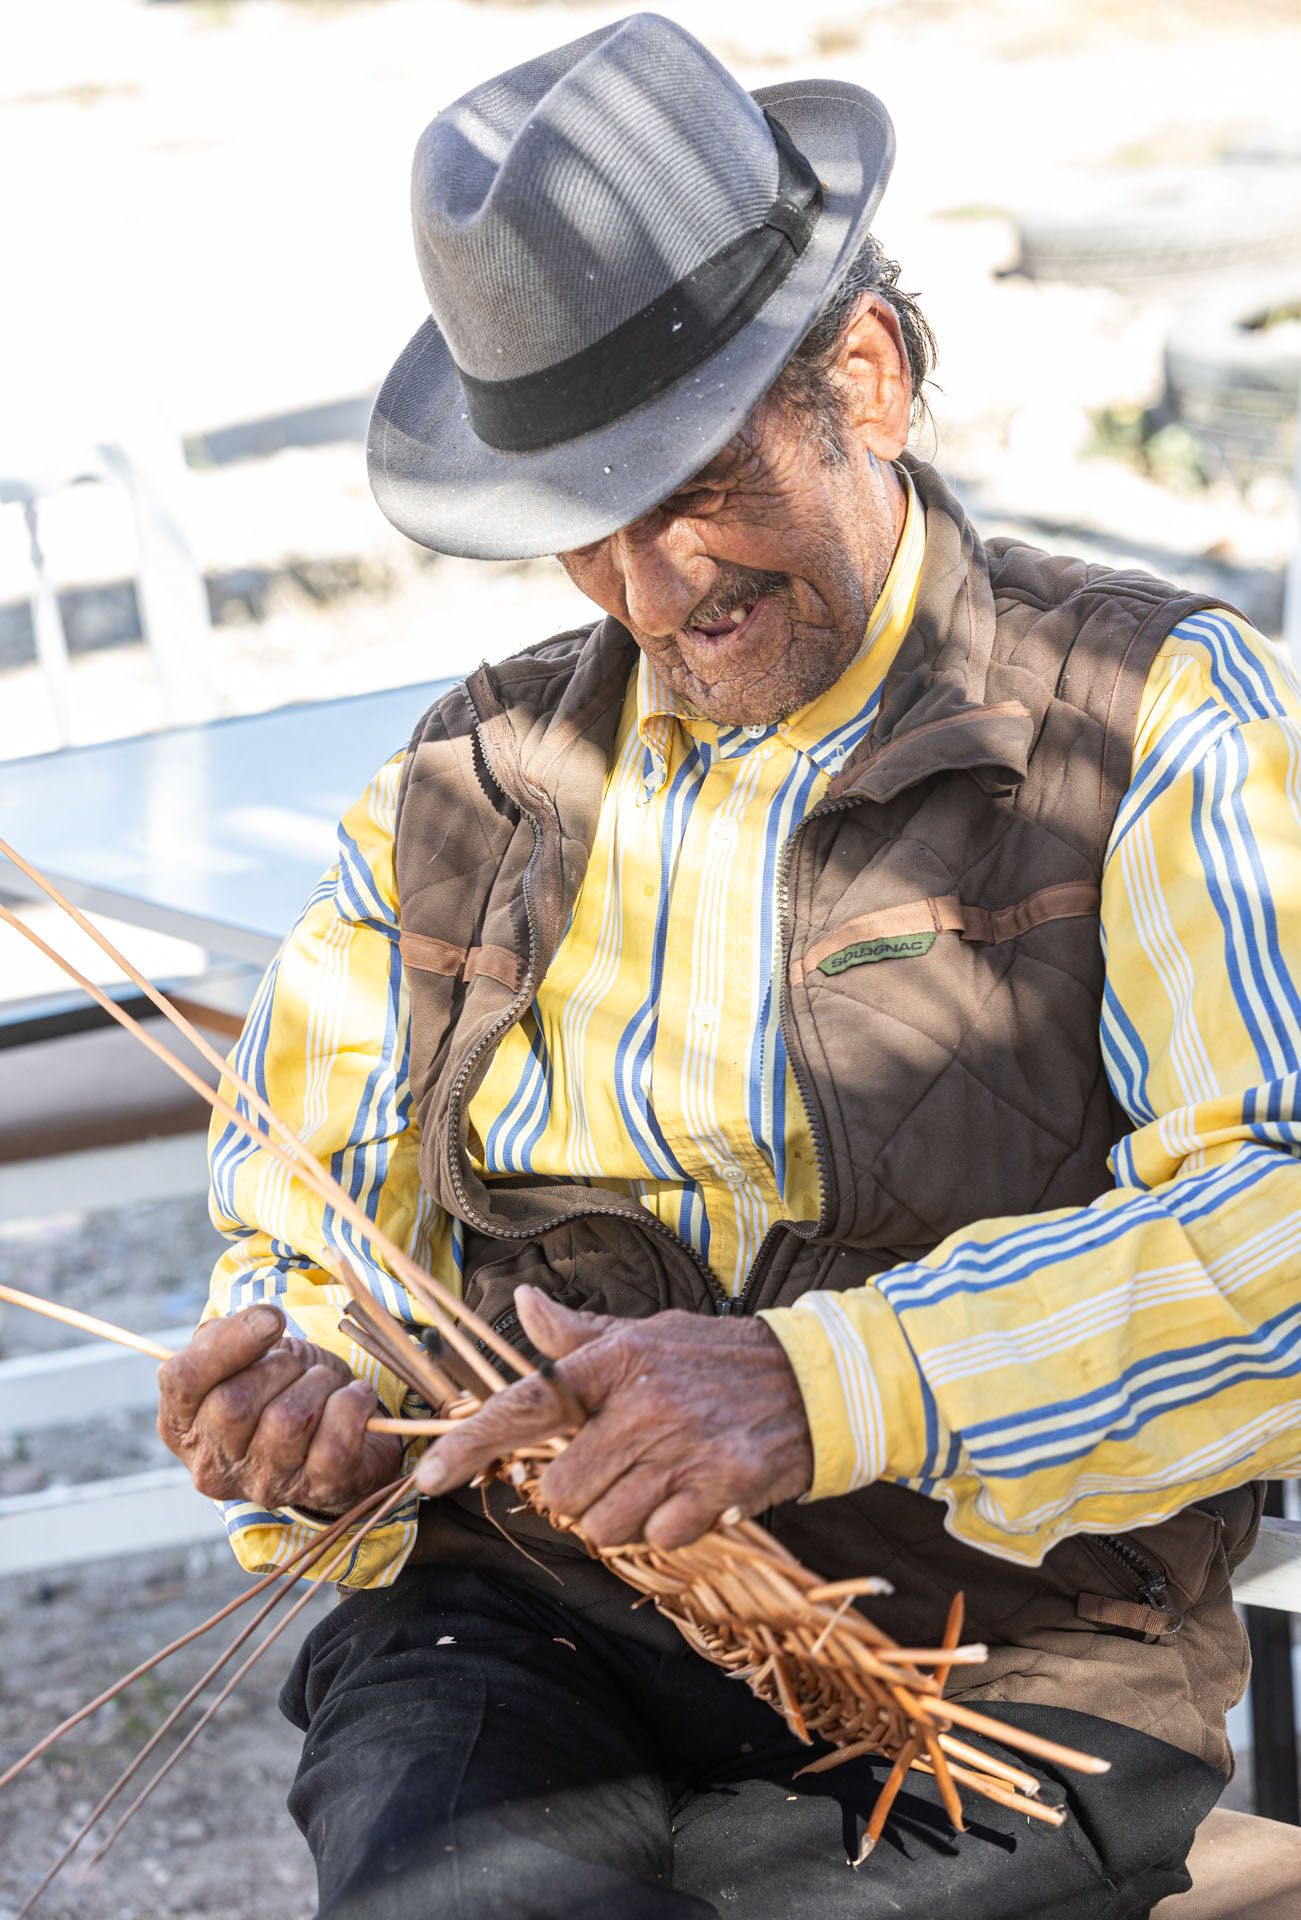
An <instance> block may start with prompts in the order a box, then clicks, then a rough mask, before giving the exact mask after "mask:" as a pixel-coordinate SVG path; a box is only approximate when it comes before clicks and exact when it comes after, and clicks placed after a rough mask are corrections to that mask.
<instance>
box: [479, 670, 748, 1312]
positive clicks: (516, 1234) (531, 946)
mask: <svg viewBox="0 0 1301 1920" xmlns="http://www.w3.org/2000/svg"><path fill="white" fill-rule="evenodd" d="M466 697H467V699H468V700H469V703H470V705H471V707H472V708H473V709H474V715H475V727H474V737H475V742H476V744H477V746H478V749H479V759H480V761H481V762H482V770H480V768H479V767H476V768H475V772H476V774H477V775H478V777H479V784H480V785H481V786H482V785H483V784H484V779H483V775H484V773H486V774H487V775H488V776H489V778H491V779H492V780H493V781H494V782H495V784H496V786H497V789H498V792H499V793H500V794H501V795H502V796H503V798H505V799H506V800H507V801H509V802H510V804H511V805H512V806H515V807H518V809H519V811H520V812H521V813H522V814H523V816H524V818H525V819H526V820H527V821H528V823H529V826H530V827H531V828H532V830H533V852H532V854H531V855H530V856H529V859H528V862H527V864H526V865H525V868H524V872H523V875H522V876H521V889H522V891H523V895H524V923H525V926H526V928H527V929H528V958H527V960H526V962H525V968H524V979H523V982H522V984H521V986H520V989H519V992H518V993H517V994H516V995H515V998H514V999H513V1000H512V1002H511V1004H510V1006H509V1007H507V1009H506V1011H505V1012H504V1013H503V1014H501V1015H500V1016H499V1017H498V1018H497V1019H496V1020H494V1022H493V1024H492V1025H491V1026H490V1027H489V1028H488V1030H487V1032H486V1033H484V1034H482V1035H481V1036H480V1038H479V1040H478V1042H477V1043H476V1045H475V1046H473V1047H472V1048H471V1050H470V1052H469V1053H468V1054H467V1055H466V1057H465V1059H464V1060H463V1061H462V1063H461V1067H460V1070H459V1072H458V1073H457V1075H456V1078H455V1080H454V1081H453V1082H452V1091H451V1095H450V1097H449V1100H448V1109H447V1133H448V1154H447V1159H448V1169H449V1172H450V1174H451V1180H452V1191H453V1192H454V1193H455V1195H456V1199H457V1204H458V1205H459V1206H460V1208H461V1212H462V1214H463V1216H464V1218H465V1219H466V1220H467V1221H468V1222H469V1223H470V1225H471V1226H474V1227H477V1228H478V1230H479V1231H480V1233H488V1234H491V1235H492V1236H493V1238H494V1239H497V1240H535V1239H536V1238H537V1237H538V1236H539V1234H543V1233H550V1232H551V1231H552V1230H553V1229H554V1228H556V1227H563V1226H565V1225H567V1224H568V1222H569V1221H571V1220H580V1219H586V1218H587V1217H588V1215H590V1214H600V1215H604V1216H608V1217H610V1218H612V1219H619V1220H627V1221H628V1222H629V1223H630V1224H631V1225H632V1226H634V1227H637V1228H640V1229H641V1230H642V1231H643V1232H647V1233H654V1234H658V1235H659V1237H660V1238H661V1239H663V1240H669V1241H671V1242H672V1244H673V1245H674V1246H675V1247H679V1248H680V1249H681V1251H682V1252H683V1253H685V1254H686V1256H687V1258H688V1259H689V1260H690V1261H691V1262H692V1264H693V1265H694V1266H695V1267H696V1268H697V1269H698V1271H699V1273H700V1274H701V1276H702V1278H703V1279H704V1281H705V1284H706V1286H707V1287H708V1289H709V1294H710V1298H711V1300H712V1301H713V1304H714V1312H715V1313H716V1314H719V1315H724V1314H729V1313H733V1312H735V1311H736V1310H737V1308H738V1307H739V1304H740V1302H739V1300H733V1299H732V1296H731V1295H730V1294H728V1293H726V1292H725V1291H724V1290H723V1287H722V1285H721V1283H720V1281H719V1279H718V1277H717V1275H716V1274H714V1273H713V1272H712V1271H711V1270H710V1268H709V1267H708V1266H706V1264H705V1262H704V1261H703V1260H702V1259H701V1257H700V1255H699V1254H698V1253H697V1252H696V1250H695V1248H694V1247H692V1246H689V1245H688V1244H687V1242H686V1241H685V1240H683V1239H681V1238H680V1236H679V1235H678V1234H676V1233H674V1231H673V1229H672V1228H671V1227H666V1226H665V1225H664V1224H663V1222H662V1221H660V1220H657V1219H656V1218H655V1216H654V1214H652V1213H648V1212H647V1211H646V1210H645V1208H638V1209H637V1210H636V1211H632V1210H630V1209H629V1208H627V1207H620V1206H615V1205H609V1206H600V1205H598V1206H594V1207H576V1208H575V1209H574V1210H573V1211H572V1212H571V1213H558V1214H555V1215H554V1216H553V1217H552V1218H551V1219H549V1220H544V1221H542V1222H540V1223H539V1224H537V1225H535V1226H532V1227H506V1226H502V1225H500V1224H499V1223H498V1222H496V1221H494V1220H491V1219H489V1218H488V1216H487V1215H486V1214H482V1213H480V1212H479V1211H478V1209H477V1208H476V1207H475V1206H474V1205H473V1204H472V1202H471V1200H470V1196H469V1192H468V1189H467V1187H466V1184H465V1178H464V1174H463V1171H462V1167H461V1150H460V1139H461V1106H462V1102H463V1100H464V1097H465V1089H466V1087H467V1086H468V1085H469V1083H470V1079H471V1076H472V1075H473V1073H474V1070H475V1068H476V1067H477V1065H478V1064H479V1061H480V1059H481V1058H482V1057H483V1055H484V1054H485V1053H486V1052H487V1051H488V1049H489V1048H490V1047H493V1046H495V1045H496V1044H497V1042H498V1041H499V1040H500V1039H501V1038H502V1037H503V1035H504V1034H506V1033H507V1032H508V1031H509V1030H510V1028H511V1027H513V1026H515V1025H516V1024H517V1023H518V1022H519V1020H520V1019H522V1017H523V1015H524V1013H525V1011H526V1009H527V1008H528V1006H529V1004H530V1002H531V1000H532V998H533V994H534V991H535V974H536V971H537V964H538V935H537V918H536V915H535V912H534V900H533V878H534V870H535V868H536V865H537V861H538V856H539V854H540V853H541V851H542V826H541V822H540V821H539V820H538V817H537V815H536V814H535V813H534V812H533V811H532V810H531V809H530V808H529V807H526V806H525V805H524V804H523V802H522V801H520V800H519V799H518V798H517V797H516V796H515V795H514V794H512V793H511V792H510V791H509V790H508V789H507V787H506V786H505V784H504V782H503V781H502V779H501V777H500V775H499V774H498V772H497V769H496V767H494V765H493V762H492V755H491V754H490V753H489V751H488V743H487V739H486V735H485V724H484V719H483V715H482V714H481V713H480V712H479V709H478V707H477V706H476V705H475V700H474V695H473V693H472V692H471V690H470V688H469V686H468V684H467V686H466ZM485 791H486V789H485ZM488 798H489V799H491V798H492V795H491V794H489V795H488Z"/></svg>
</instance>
